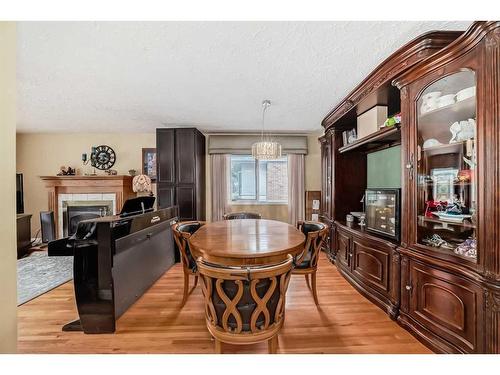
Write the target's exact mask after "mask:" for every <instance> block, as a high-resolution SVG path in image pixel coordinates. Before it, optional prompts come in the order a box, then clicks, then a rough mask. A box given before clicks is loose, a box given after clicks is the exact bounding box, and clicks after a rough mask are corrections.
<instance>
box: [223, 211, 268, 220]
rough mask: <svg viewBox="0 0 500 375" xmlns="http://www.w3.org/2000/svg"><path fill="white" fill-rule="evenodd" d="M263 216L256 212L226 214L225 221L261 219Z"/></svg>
mask: <svg viewBox="0 0 500 375" xmlns="http://www.w3.org/2000/svg"><path fill="white" fill-rule="evenodd" d="M260 218H261V216H260V214H258V213H255V212H231V213H228V214H224V220H236V219H260Z"/></svg>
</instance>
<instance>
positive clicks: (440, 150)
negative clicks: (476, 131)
mask: <svg viewBox="0 0 500 375" xmlns="http://www.w3.org/2000/svg"><path fill="white" fill-rule="evenodd" d="M465 143H466V141H463V142H455V143H446V144H443V145H437V146H432V147H426V148H422V152H423V153H424V155H426V156H434V155H444V154H460V153H462V152H463V148H464V144H465Z"/></svg>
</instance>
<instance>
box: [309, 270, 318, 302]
mask: <svg viewBox="0 0 500 375" xmlns="http://www.w3.org/2000/svg"><path fill="white" fill-rule="evenodd" d="M311 279H312V292H313V297H314V302H315V303H316V306H317V305H319V302H318V291H317V290H316V271H314V272H313V273H312V274H311Z"/></svg>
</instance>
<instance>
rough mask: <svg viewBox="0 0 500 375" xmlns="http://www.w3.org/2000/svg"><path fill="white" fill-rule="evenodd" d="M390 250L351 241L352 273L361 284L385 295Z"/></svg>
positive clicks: (359, 241) (387, 289) (360, 241)
mask: <svg viewBox="0 0 500 375" xmlns="http://www.w3.org/2000/svg"><path fill="white" fill-rule="evenodd" d="M391 253H392V251H391V249H390V248H384V247H383V246H374V245H373V244H367V243H365V242H364V241H362V240H360V239H357V238H356V237H354V238H353V240H352V262H351V263H352V273H353V275H354V276H355V277H356V278H358V279H359V280H360V281H362V282H363V283H365V284H367V285H369V286H371V287H373V288H374V289H377V290H378V291H380V292H382V293H384V294H387V292H389V288H390V285H389V283H390V280H389V275H390V273H389V272H390V266H391Z"/></svg>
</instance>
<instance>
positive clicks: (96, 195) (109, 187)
mask: <svg viewBox="0 0 500 375" xmlns="http://www.w3.org/2000/svg"><path fill="white" fill-rule="evenodd" d="M40 178H41V179H42V180H44V181H45V186H46V187H47V188H48V194H49V202H48V203H49V204H48V209H49V211H54V218H55V219H56V233H57V237H58V238H62V237H64V236H65V235H67V231H68V229H67V227H66V230H65V229H64V222H65V221H66V226H67V225H68V216H67V209H68V206H74V205H75V202H76V203H77V204H76V205H79V206H106V207H107V208H108V210H107V214H108V215H116V214H117V213H118V212H120V211H121V209H122V206H123V202H124V201H125V200H127V199H130V198H134V197H135V196H136V194H135V193H134V192H133V191H132V176H102V175H99V176H41V177H40ZM82 201H83V202H82ZM110 202H111V203H110ZM99 208H101V207H99ZM99 208H97V207H94V209H91V208H86V209H84V211H86V212H80V213H78V212H75V215H87V214H93V215H97V214H99V215H100V214H101V212H100V211H99ZM72 210H73V209H70V211H72ZM92 211H93V212H92ZM72 215H73V214H72ZM84 217H88V216H84ZM73 221H74V222H76V221H79V218H75V219H74V220H73ZM75 225H76V224H75Z"/></svg>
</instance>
